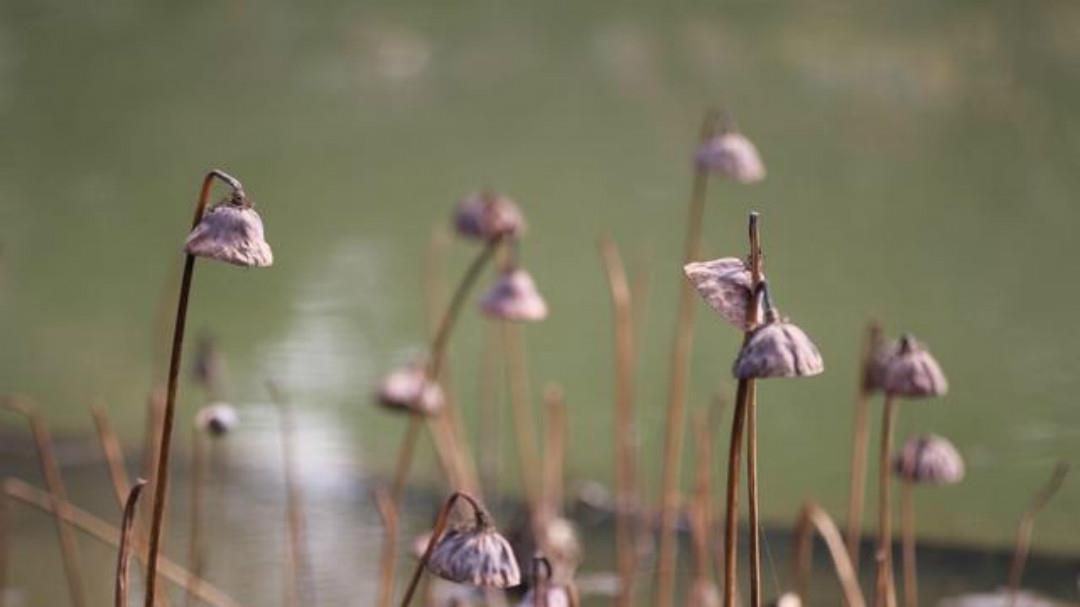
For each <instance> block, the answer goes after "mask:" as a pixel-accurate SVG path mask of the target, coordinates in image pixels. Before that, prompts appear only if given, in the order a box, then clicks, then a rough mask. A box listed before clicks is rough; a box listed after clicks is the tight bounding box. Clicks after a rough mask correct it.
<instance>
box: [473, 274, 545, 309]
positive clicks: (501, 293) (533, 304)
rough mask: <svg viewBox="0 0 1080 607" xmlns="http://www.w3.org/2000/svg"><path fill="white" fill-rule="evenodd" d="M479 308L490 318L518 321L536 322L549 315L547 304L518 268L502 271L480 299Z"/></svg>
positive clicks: (529, 278)
mask: <svg viewBox="0 0 1080 607" xmlns="http://www.w3.org/2000/svg"><path fill="white" fill-rule="evenodd" d="M480 309H481V310H483V312H484V314H486V315H488V316H490V317H492V318H496V319H500V320H510V321H517V322H535V321H539V320H543V319H545V318H547V315H548V307H547V302H545V301H544V298H543V296H541V295H540V292H539V291H538V290H537V289H536V283H535V282H534V281H533V279H532V276H530V275H529V273H528V272H526V271H525V270H523V269H521V268H511V269H508V270H505V271H504V272H503V273H502V275H501V276H499V280H498V281H497V282H496V283H495V286H493V287H492V288H491V290H489V291H488V292H487V294H485V295H484V297H483V298H482V299H481V300H480Z"/></svg>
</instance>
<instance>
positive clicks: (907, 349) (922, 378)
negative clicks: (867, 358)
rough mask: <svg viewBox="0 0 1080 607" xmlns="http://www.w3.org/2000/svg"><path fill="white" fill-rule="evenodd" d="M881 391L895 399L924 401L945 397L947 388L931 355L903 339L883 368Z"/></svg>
mask: <svg viewBox="0 0 1080 607" xmlns="http://www.w3.org/2000/svg"><path fill="white" fill-rule="evenodd" d="M882 387H883V388H884V390H885V391H886V392H888V393H890V394H893V395H896V396H901V397H905V398H925V397H931V396H941V395H943V394H945V393H946V392H947V391H948V389H949V384H948V382H947V381H946V379H945V374H944V373H943V372H942V370H941V367H940V366H939V365H938V363H937V361H936V360H934V357H933V356H932V355H931V354H930V352H929V351H927V350H926V348H924V347H923V345H922V344H920V343H919V342H918V341H917V340H916V339H915V338H914V337H912V336H911V335H904V336H903V337H901V338H900V342H899V344H898V345H897V346H896V348H895V350H894V351H893V354H892V356H890V357H889V361H888V363H887V364H886V366H885V377H884V380H883V382H882Z"/></svg>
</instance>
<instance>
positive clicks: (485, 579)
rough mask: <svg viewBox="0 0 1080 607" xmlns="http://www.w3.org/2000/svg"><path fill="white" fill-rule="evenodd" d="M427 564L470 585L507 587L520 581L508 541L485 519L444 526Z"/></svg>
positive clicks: (447, 576)
mask: <svg viewBox="0 0 1080 607" xmlns="http://www.w3.org/2000/svg"><path fill="white" fill-rule="evenodd" d="M427 568H428V571H430V572H431V573H433V574H435V575H437V576H439V577H441V578H443V579H446V580H450V581H451V582H457V583H459V584H469V585H471V586H482V587H485V588H510V587H512V586H517V585H518V584H520V583H521V570H520V569H519V568H518V563H517V559H515V558H514V551H513V550H512V549H511V548H510V543H509V542H507V541H506V538H504V537H503V536H501V535H499V533H498V532H497V531H496V530H495V527H493V526H492V525H491V524H488V523H485V524H475V525H467V526H459V527H455V528H453V529H450V530H448V531H447V532H446V533H444V534H443V536H442V537H441V538H439V541H438V543H437V544H435V549H434V550H433V551H432V553H431V558H430V559H429V560H428V564H427Z"/></svg>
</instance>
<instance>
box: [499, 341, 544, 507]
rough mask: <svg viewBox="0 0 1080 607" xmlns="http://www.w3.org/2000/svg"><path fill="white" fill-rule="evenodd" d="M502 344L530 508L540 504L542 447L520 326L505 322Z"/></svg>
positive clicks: (515, 443) (518, 449)
mask: <svg viewBox="0 0 1080 607" xmlns="http://www.w3.org/2000/svg"><path fill="white" fill-rule="evenodd" d="M500 324H501V325H502V336H503V348H504V349H505V351H506V360H507V366H508V371H509V373H510V405H511V410H512V411H511V412H512V414H513V415H512V417H513V424H514V438H515V440H514V445H515V447H516V449H517V460H518V467H519V469H520V475H521V482H522V484H523V488H524V490H525V497H526V499H527V500H528V503H529V509H530V511H531V512H533V513H536V512H537V510H538V508H539V506H540V495H539V486H538V483H537V479H536V471H537V470H538V462H539V461H540V454H539V452H540V449H539V447H537V444H536V434H535V433H534V432H533V427H534V422H533V414H532V399H531V397H530V388H529V371H528V365H526V363H525V348H524V346H523V344H522V343H521V340H522V338H521V333H520V331H521V329H520V327H518V326H516V325H514V324H512V323H509V322H505V321H504V322H502V323H500Z"/></svg>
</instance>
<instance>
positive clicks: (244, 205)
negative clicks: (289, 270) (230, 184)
mask: <svg viewBox="0 0 1080 607" xmlns="http://www.w3.org/2000/svg"><path fill="white" fill-rule="evenodd" d="M184 249H185V250H186V251H187V252H188V253H189V254H191V255H194V256H196V257H206V258H208V259H216V260H217V261H223V262H225V263H231V264H233V265H237V266H244V267H256V268H262V267H266V266H269V265H271V264H273V263H274V255H273V253H272V252H271V251H270V245H269V244H267V242H266V236H265V234H264V231H263V222H262V218H260V217H259V214H258V213H256V212H255V209H254V208H252V206H251V203H250V202H249V201H248V199H247V197H245V196H244V194H243V193H242V192H240V191H234V193H233V195H232V196H231V197H230V198H229V199H228V200H227V201H225V202H222V203H220V204H218V205H216V206H214V207H213V208H211V209H210V210H209V211H207V212H206V213H205V214H204V215H203V216H202V219H201V220H200V221H199V225H197V226H195V229H193V230H192V231H191V233H190V234H188V237H187V242H186V243H185V245H184Z"/></svg>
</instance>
